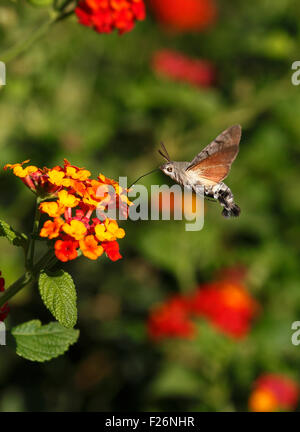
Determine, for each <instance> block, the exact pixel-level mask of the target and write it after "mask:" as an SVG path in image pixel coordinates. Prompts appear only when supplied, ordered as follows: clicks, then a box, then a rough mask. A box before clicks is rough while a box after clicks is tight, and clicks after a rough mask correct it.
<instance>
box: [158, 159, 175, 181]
mask: <svg viewBox="0 0 300 432" xmlns="http://www.w3.org/2000/svg"><path fill="white" fill-rule="evenodd" d="M159 168H160V169H161V170H162V172H164V173H165V174H166V175H167V176H169V177H171V178H172V179H175V178H176V175H175V166H174V163H173V162H167V163H166V164H164V165H161V166H160V167H159Z"/></svg>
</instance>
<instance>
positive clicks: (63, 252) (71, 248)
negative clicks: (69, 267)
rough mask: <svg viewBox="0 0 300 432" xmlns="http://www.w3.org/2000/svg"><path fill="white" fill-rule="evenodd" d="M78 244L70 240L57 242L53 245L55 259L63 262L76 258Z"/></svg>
mask: <svg viewBox="0 0 300 432" xmlns="http://www.w3.org/2000/svg"><path fill="white" fill-rule="evenodd" d="M77 247H78V242H77V241H75V242H74V241H72V240H64V241H63V240H57V241H56V242H55V245H54V250H55V255H56V257H57V258H58V259H59V260H60V261H63V262H67V261H71V260H73V259H75V258H77V256H78V254H77V250H76V249H77Z"/></svg>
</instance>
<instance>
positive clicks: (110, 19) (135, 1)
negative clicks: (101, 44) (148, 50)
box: [75, 0, 146, 34]
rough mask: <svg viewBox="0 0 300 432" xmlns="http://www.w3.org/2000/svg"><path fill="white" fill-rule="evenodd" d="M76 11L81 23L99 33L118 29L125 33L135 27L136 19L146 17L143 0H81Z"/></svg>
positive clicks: (120, 32)
mask: <svg viewBox="0 0 300 432" xmlns="http://www.w3.org/2000/svg"><path fill="white" fill-rule="evenodd" d="M75 13H76V15H77V17H78V19H79V22H80V24H83V25H85V26H88V27H93V28H94V29H95V30H96V31H97V32H98V33H111V32H112V31H113V30H118V32H119V34H123V33H125V32H128V31H130V30H132V29H133V27H134V23H135V21H137V20H139V21H141V20H144V19H145V17H146V11H145V4H144V2H143V0H81V1H79V3H78V6H77V8H76V9H75Z"/></svg>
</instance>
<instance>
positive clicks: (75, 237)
mask: <svg viewBox="0 0 300 432" xmlns="http://www.w3.org/2000/svg"><path fill="white" fill-rule="evenodd" d="M28 162H29V161H25V162H23V163H19V164H14V165H11V164H8V165H6V166H5V169H8V168H10V169H12V170H13V172H14V174H15V175H16V176H17V177H19V178H21V179H22V181H23V183H24V184H26V186H28V187H29V188H30V189H31V190H32V191H33V192H34V193H35V194H37V196H38V197H39V199H40V200H41V201H42V202H41V203H40V205H39V210H40V212H41V213H43V214H45V215H47V216H48V217H49V219H47V220H46V221H45V222H44V225H43V227H42V229H41V230H40V236H41V237H44V238H48V239H49V240H54V241H55V243H54V250H55V255H56V257H57V258H58V259H59V260H60V261H63V262H66V261H70V260H74V259H75V258H77V257H78V255H79V253H82V254H83V255H84V256H86V257H87V258H89V259H91V260H96V259H97V258H98V257H100V256H101V255H102V254H103V252H105V253H106V255H107V256H108V258H110V259H111V260H112V261H117V260H118V259H120V258H122V256H121V255H120V252H119V244H118V242H117V240H119V239H122V238H123V237H124V236H125V231H124V229H122V228H120V227H119V225H118V223H117V221H116V220H114V219H111V218H109V217H106V215H105V211H106V209H107V208H108V207H109V205H111V203H113V204H114V205H115V206H116V208H118V209H119V212H121V214H122V215H123V217H124V219H125V218H126V217H127V215H128V207H129V205H131V203H130V201H129V200H128V197H127V190H125V189H123V188H122V187H121V186H120V185H119V184H118V183H117V182H116V181H114V180H111V179H109V178H107V177H105V176H104V175H103V174H99V176H98V178H97V179H96V180H94V179H91V178H90V176H91V173H90V172H89V171H88V170H86V169H83V168H78V167H76V166H74V165H71V164H70V162H68V161H67V160H66V159H65V161H64V166H55V167H54V168H52V169H49V168H43V169H40V168H38V167H36V166H33V165H28V166H26V167H24V164H26V163H28ZM96 210H97V215H98V216H99V215H100V216H101V218H100V219H99V218H98V217H93V216H95V211H96Z"/></svg>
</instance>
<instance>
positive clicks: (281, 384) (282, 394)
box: [249, 374, 299, 412]
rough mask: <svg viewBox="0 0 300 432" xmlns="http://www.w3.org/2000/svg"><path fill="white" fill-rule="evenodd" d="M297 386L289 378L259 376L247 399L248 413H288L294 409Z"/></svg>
mask: <svg viewBox="0 0 300 432" xmlns="http://www.w3.org/2000/svg"><path fill="white" fill-rule="evenodd" d="M298 399H299V386H298V384H297V383H296V382H295V381H293V380H292V379H291V378H287V377H286V376H283V375H277V374H264V375H261V376H260V377H259V378H258V379H257V380H256V381H255V383H254V389H253V391H252V393H251V395H250V398H249V409H250V411H256V412H257V411H259V412H270V411H290V410H293V409H295V408H296V405H297V403H298Z"/></svg>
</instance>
